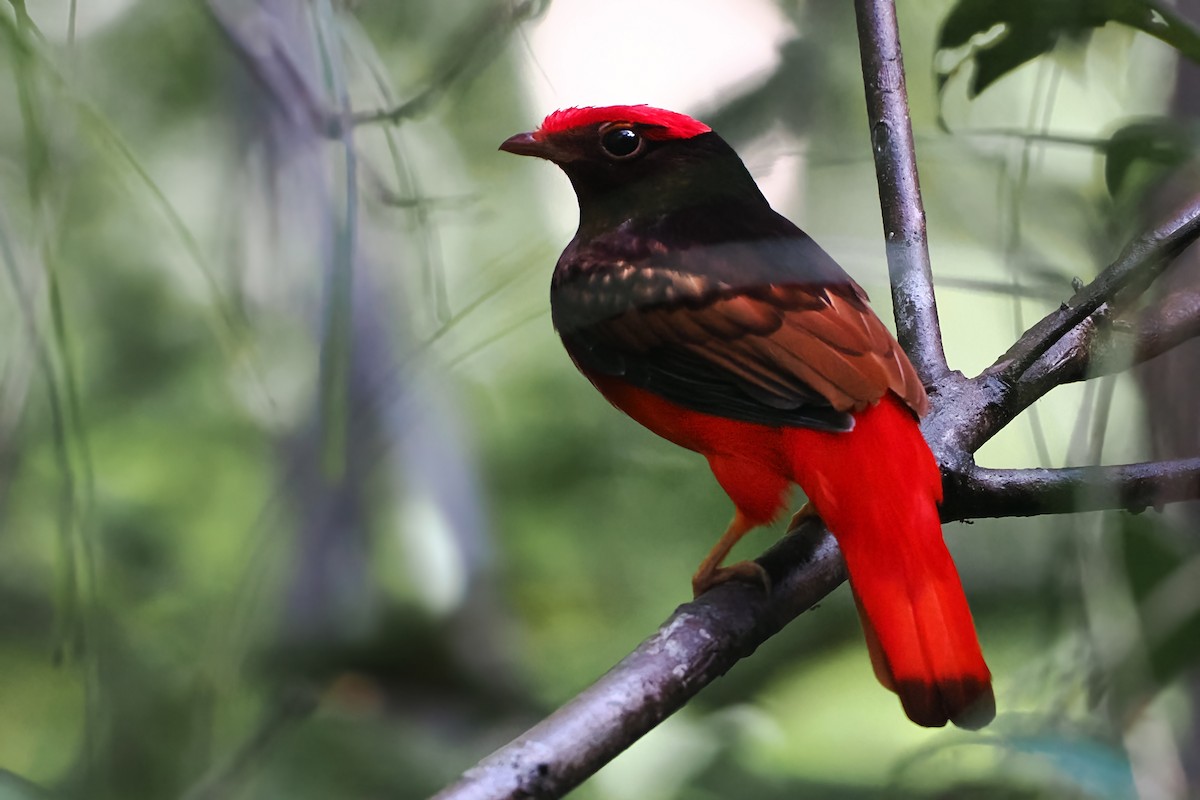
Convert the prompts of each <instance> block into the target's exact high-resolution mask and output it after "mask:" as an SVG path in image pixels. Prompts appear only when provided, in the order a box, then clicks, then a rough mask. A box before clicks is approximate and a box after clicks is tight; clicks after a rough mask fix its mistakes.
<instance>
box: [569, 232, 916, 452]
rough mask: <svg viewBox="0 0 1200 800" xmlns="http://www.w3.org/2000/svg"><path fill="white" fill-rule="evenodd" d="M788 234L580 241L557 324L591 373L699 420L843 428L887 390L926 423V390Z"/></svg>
mask: <svg viewBox="0 0 1200 800" xmlns="http://www.w3.org/2000/svg"><path fill="white" fill-rule="evenodd" d="M777 219H778V220H779V221H781V222H782V223H783V224H786V225H788V226H791V224H790V223H787V222H786V220H783V218H782V217H778V218H777ZM790 230H791V231H794V232H795V235H791V236H776V237H773V238H769V239H766V240H762V241H737V242H722V243H718V244H715V245H709V246H704V247H695V248H685V249H683V250H680V249H678V248H675V247H662V246H661V244H662V243H661V241H658V240H656V239H655V238H654V237H646V238H643V239H641V240H637V239H634V240H633V244H632V245H630V244H629V242H630V241H631V239H630V237H629V236H627V235H622V236H621V237H620V240H621V242H622V248H621V249H620V251H618V249H617V248H616V247H614V246H612V245H611V244H609V243H608V242H605V241H597V240H592V241H590V242H589V243H588V244H587V245H586V246H582V247H581V246H579V245H577V244H576V243H572V247H568V249H567V251H566V252H564V253H563V257H562V259H561V260H560V262H559V267H558V269H556V271H555V278H554V281H553V283H552V288H551V300H552V308H553V316H554V324H555V327H556V328H557V329H558V331H559V334H560V335H561V336H562V339H563V343H564V344H565V345H566V347H567V350H568V351H569V352H570V353H571V356H572V358H573V359H574V360H575V362H576V363H577V364H578V365H579V367H580V368H581V369H583V370H584V371H585V372H591V373H599V374H601V375H609V376H615V377H621V378H623V379H625V380H627V381H629V382H630V383H632V384H634V385H635V386H638V387H640V388H643V389H646V390H648V391H651V392H654V393H656V394H658V395H660V396H662V397H664V398H666V399H668V400H670V401H672V402H675V403H678V404H680V405H682V406H684V407H686V408H690V409H693V410H695V411H700V412H702V413H709V414H716V415H720V416H724V417H728V418H731V419H739V420H744V421H748V422H757V423H762V424H768V425H783V426H802V427H812V428H817V429H821V430H832V431H844V430H849V429H850V428H851V427H853V418H852V417H851V414H852V413H853V412H855V411H859V410H862V409H863V408H866V407H867V406H868V405H870V404H871V403H874V402H876V401H878V400H879V398H881V397H882V396H883V395H884V394H885V393H886V392H888V391H893V392H895V393H896V394H897V395H898V396H900V397H901V398H902V399H903V400H904V401H905V402H906V403H907V404H908V405H909V407H910V408H912V409H913V411H914V412H916V413H917V414H924V413H925V410H926V408H927V406H928V400H927V399H926V397H925V390H924V388H923V387H922V386H921V383H920V381H919V380H918V379H917V377H916V374H915V372H914V371H913V369H912V366H911V364H910V363H909V361H908V358H907V357H906V356H905V355H904V353H903V352H902V351H901V350H900V347H899V345H898V344H897V343H896V340H895V339H894V338H893V337H892V335H891V333H890V332H889V331H888V330H887V328H886V327H885V326H884V325H883V323H882V322H881V321H880V320H879V318H878V317H876V316H875V314H874V312H872V311H871V309H870V307H869V306H868V305H867V299H866V294H865V293H864V292H863V291H862V289H861V288H859V286H858V285H857V284H855V283H854V281H852V280H851V279H850V278H849V276H847V275H846V274H845V273H844V272H843V271H842V270H841V268H840V267H838V266H837V264H836V263H835V262H834V261H833V259H831V258H830V257H829V256H828V255H826V254H825V253H824V251H822V250H821V249H820V248H819V247H818V246H817V245H816V244H815V243H813V242H812V240H811V239H809V238H808V237H807V236H805V235H804V234H803V233H801V232H799V230H798V229H796V228H794V226H791V227H790ZM610 241H611V240H610Z"/></svg>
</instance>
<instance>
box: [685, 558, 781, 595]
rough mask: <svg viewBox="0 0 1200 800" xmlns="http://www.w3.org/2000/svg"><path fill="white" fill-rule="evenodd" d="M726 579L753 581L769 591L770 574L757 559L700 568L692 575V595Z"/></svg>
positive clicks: (705, 590) (701, 592) (702, 592)
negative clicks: (710, 567)
mask: <svg viewBox="0 0 1200 800" xmlns="http://www.w3.org/2000/svg"><path fill="white" fill-rule="evenodd" d="M726 581H745V582H747V583H755V584H758V585H759V586H761V587H762V590H763V591H764V592H766V593H768V594H770V592H771V576H770V575H768V574H767V571H766V570H765V569H763V566H762V564H759V563H758V562H757V561H739V562H737V563H736V564H730V565H729V566H728V567H715V568H713V569H708V570H705V569H701V570H700V571H698V572H697V573H696V574H695V575H693V576H692V596H693V597H699V596H700V595H702V594H704V593H705V592H707V591H708V590H709V589H711V588H713V587H714V586H716V585H718V584H721V583H725V582H726Z"/></svg>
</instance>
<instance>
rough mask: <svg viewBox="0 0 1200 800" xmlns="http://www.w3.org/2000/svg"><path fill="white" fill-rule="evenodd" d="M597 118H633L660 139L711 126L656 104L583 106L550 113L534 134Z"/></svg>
mask: <svg viewBox="0 0 1200 800" xmlns="http://www.w3.org/2000/svg"><path fill="white" fill-rule="evenodd" d="M598 122H631V123H634V124H637V125H648V126H650V127H649V128H647V130H646V131H645V135H646V137H647V138H649V139H660V140H661V139H690V138H692V137H693V136H699V135H700V134H702V133H708V132H709V131H710V130H712V128H710V127H708V126H707V125H705V124H704V123H703V122H700V121H698V120H694V119H692V118H691V117H689V116H687V115H686V114H680V113H678V112H676V111H667V110H665V109H662V108H654V107H653V106H646V105H639V106H598V107H589V106H584V107H578V108H563V109H560V110H558V111H555V112H554V113H552V114H550V115H549V116H547V117H546V118H545V119H544V120H542V125H541V127H540V128H538V129H537V130H536V131H535V132H534V134H533V138H534V139H539V140H540V139H542V138H544V137H545V136H548V135H550V134H552V133H561V132H562V131H567V130H570V129H572V128H581V127H583V126H584V125H594V124H596V123H598Z"/></svg>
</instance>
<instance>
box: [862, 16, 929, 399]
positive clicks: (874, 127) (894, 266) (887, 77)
mask: <svg viewBox="0 0 1200 800" xmlns="http://www.w3.org/2000/svg"><path fill="white" fill-rule="evenodd" d="M854 13H855V16H856V17H857V19H858V45H859V48H858V49H859V52H860V53H861V54H862V68H863V84H864V86H865V87H866V90H867V118H868V121H869V123H870V126H871V149H872V150H873V151H874V153H875V174H876V177H877V178H878V181H879V203H880V207H881V208H882V211H883V234H884V240H885V242H886V245H887V261H888V274H889V275H890V277H891V285H892V305H893V307H894V310H895V315H896V338H897V339H898V340H899V342H900V346H901V347H903V348H904V351H905V352H906V353H908V354H909V357H910V359H911V360H912V362H913V366H914V367H916V370H917V375H919V376H920V377H921V382H922V383H924V384H925V385H926V386H930V385H932V384H934V383H936V382H937V381H938V380H939V379H940V378H942V377H943V376H944V375H945V374H946V373H947V372H948V371H949V367H947V366H946V354H945V352H944V351H943V349H942V328H941V325H940V324H939V323H938V315H937V301H936V299H935V298H934V292H933V270H932V268H931V267H930V263H929V240H928V236H927V234H926V231H925V208H924V206H923V205H922V204H921V183H920V181H919V179H918V177H917V155H916V149H915V146H914V144H913V133H912V122H911V120H910V119H909V116H908V91H907V89H906V87H905V82H904V57H903V55H902V53H901V51H900V30H899V28H898V27H897V24H896V7H895V5H894V3H892V2H890V1H889V0H855V2H854Z"/></svg>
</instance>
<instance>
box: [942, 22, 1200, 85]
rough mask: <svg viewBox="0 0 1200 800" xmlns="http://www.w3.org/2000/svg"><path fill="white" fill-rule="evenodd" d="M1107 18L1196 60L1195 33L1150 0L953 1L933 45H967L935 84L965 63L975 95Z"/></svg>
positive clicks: (1199, 47) (1081, 40)
mask: <svg viewBox="0 0 1200 800" xmlns="http://www.w3.org/2000/svg"><path fill="white" fill-rule="evenodd" d="M1110 22H1115V23H1120V24H1122V25H1128V26H1129V27H1131V28H1135V29H1137V30H1140V31H1143V32H1144V33H1147V34H1149V35H1151V36H1154V37H1156V38H1159V39H1161V40H1162V41H1164V42H1166V43H1167V44H1169V45H1171V46H1172V47H1174V48H1176V49H1177V50H1179V52H1180V53H1182V54H1184V55H1185V56H1187V57H1188V58H1191V59H1193V60H1195V61H1200V32H1198V31H1197V29H1196V27H1195V25H1194V24H1192V23H1191V22H1189V21H1188V20H1187V19H1186V18H1182V17H1179V16H1178V15H1176V14H1175V12H1174V10H1173V9H1171V8H1170V6H1167V5H1166V4H1164V3H1159V2H1155V0H1010V1H1009V2H1007V3H998V2H995V0H958V2H957V3H956V4H955V6H954V8H953V9H951V10H950V13H949V14H947V15H946V19H945V21H944V22H943V23H942V28H941V31H940V32H939V34H938V45H937V46H938V49H939V50H940V51H943V53H945V51H953V50H957V49H959V48H968V53H967V55H966V57H965V58H964V59H963V60H962V61H960V62H959V63H957V64H955V65H954V66H953V67H951V68H949V69H945V70H940V71H939V72H938V88H939V89H940V88H942V87H944V86H945V84H946V81H948V80H949V79H950V78H951V76H952V75H953V74H954V73H955V72H957V71H958V70H959V69H961V68H962V66H963V65H964V64H965V63H967V62H970V63H971V64H972V65H973V66H974V73H973V75H972V77H971V89H970V91H971V94H972V95H977V94H979V93H980V92H982V91H983V90H984V89H986V88H988V87H989V86H991V85H992V84H993V83H995V82H996V81H998V80H1000V79H1001V78H1003V77H1004V76H1005V75H1007V74H1008V73H1010V72H1012V71H1013V70H1014V69H1016V68H1017V67H1019V66H1021V65H1022V64H1025V63H1027V62H1029V61H1032V60H1033V59H1035V58H1038V57H1039V56H1043V55H1045V54H1047V53H1049V52H1051V51H1052V50H1054V49H1055V48H1056V47H1058V46H1059V45H1060V44H1062V43H1064V42H1067V43H1073V44H1086V43H1087V39H1088V37H1089V36H1090V34H1091V32H1092V30H1093V29H1094V28H1102V27H1104V26H1105V25H1107V24H1108V23H1110Z"/></svg>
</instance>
